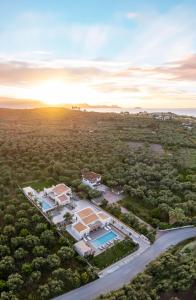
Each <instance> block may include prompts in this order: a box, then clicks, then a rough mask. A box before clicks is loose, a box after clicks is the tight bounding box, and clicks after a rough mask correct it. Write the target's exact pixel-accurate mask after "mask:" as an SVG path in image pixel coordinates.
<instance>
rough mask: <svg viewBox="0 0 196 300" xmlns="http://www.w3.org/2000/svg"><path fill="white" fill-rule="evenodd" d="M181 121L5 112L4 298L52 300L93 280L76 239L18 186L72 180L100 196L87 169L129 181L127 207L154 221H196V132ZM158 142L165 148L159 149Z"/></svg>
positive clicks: (0, 193)
mask: <svg viewBox="0 0 196 300" xmlns="http://www.w3.org/2000/svg"><path fill="white" fill-rule="evenodd" d="M183 121H184V119H182V120H181V119H177V120H171V121H169V120H168V121H159V120H155V119H152V118H146V117H145V118H144V117H142V116H129V115H118V114H101V113H100V114H99V113H87V112H79V111H69V110H65V109H35V110H7V109H1V110H0V170H1V175H0V255H1V261H0V291H3V293H2V294H1V299H17V297H18V298H19V299H48V298H50V297H52V296H54V295H55V294H58V293H61V292H62V291H64V290H69V289H70V288H73V287H76V286H79V285H80V284H82V283H85V282H87V281H88V280H91V279H92V278H94V273H93V272H92V270H89V268H88V267H87V265H86V263H85V262H82V261H81V260H80V259H79V258H78V257H77V256H76V254H75V252H73V250H72V241H71V240H70V237H68V236H67V237H66V238H63V239H60V238H59V236H58V235H57V232H56V230H55V228H53V227H51V226H49V225H48V224H47V223H46V221H45V220H44V219H43V218H42V217H41V215H39V213H38V211H36V209H35V208H34V207H31V205H30V204H29V203H27V201H26V199H24V198H23V197H22V196H21V195H20V194H19V193H17V190H18V188H17V186H18V185H20V186H22V185H25V184H26V183H27V182H32V181H34V182H35V183H37V185H39V186H40V187H43V186H44V185H45V183H46V184H47V183H48V182H65V183H66V184H67V185H70V186H72V188H73V189H74V190H75V191H77V192H78V193H79V195H80V196H81V197H84V198H85V197H88V198H89V199H91V198H92V197H94V196H97V195H94V194H92V192H91V191H90V190H87V189H85V187H84V186H83V185H81V181H80V178H81V170H82V169H84V168H87V169H90V170H93V171H96V172H98V173H100V174H102V178H103V182H104V183H106V184H107V185H109V186H111V187H112V186H117V185H121V186H123V188H124V190H125V192H126V194H127V196H126V199H125V200H124V202H123V201H122V203H121V204H123V205H125V206H126V207H127V209H128V210H130V211H133V212H135V213H138V215H140V216H141V217H143V218H144V219H145V220H147V222H149V223H151V224H152V225H153V226H155V227H156V226H160V227H168V226H170V225H171V226H176V225H183V224H189V223H195V220H196V218H195V212H196V206H195V202H196V184H195V182H196V180H195V171H196V161H195V157H196V155H195V152H196V129H195V128H194V126H193V129H192V130H187V129H186V128H184V127H183V126H182V122H183ZM192 122H194V120H193V119H192ZM131 142H139V143H142V144H141V145H142V146H141V147H133V144H131ZM155 143H156V144H157V143H159V144H161V145H162V146H163V149H164V151H163V153H156V152H155V151H154V150H153V147H152V144H155ZM184 153H186V155H184ZM136 203H137V205H136ZM130 224H131V223H130ZM131 225H132V224H131ZM132 226H134V225H132ZM67 257H69V259H68V258H67ZM70 257H71V258H70ZM70 269H71V270H72V271H71V270H70ZM12 295H16V297H14V296H13V297H12Z"/></svg>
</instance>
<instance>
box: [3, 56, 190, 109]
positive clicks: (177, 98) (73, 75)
mask: <svg viewBox="0 0 196 300" xmlns="http://www.w3.org/2000/svg"><path fill="white" fill-rule="evenodd" d="M195 69H196V54H194V55H191V56H190V57H187V58H186V59H184V60H179V61H173V62H169V63H167V64H163V65H160V66H159V67H153V66H149V67H147V66H142V65H131V64H130V63H127V62H126V63H125V62H118V61H107V60H98V59H97V60H68V59H66V60H63V59H55V60H52V59H51V60H47V61H41V62H40V61H37V62H29V61H17V60H10V61H5V60H1V61H0V95H2V96H7V97H13V95H14V97H18V98H19V97H22V98H26V99H28V98H32V97H33V99H42V98H43V97H44V98H45V97H46V96H47V97H48V94H51V101H53V99H55V97H57V98H58V99H59V98H60V99H67V95H69V100H70V101H76V100H77V102H78V101H79V102H80V101H81V99H82V100H83V101H85V102H86V101H89V103H95V102H96V103H103V104H104V103H113V104H120V105H123V104H124V105H127V106H130V105H133V106H142V107H145V106H148V107H149V106H151V107H152V106H157V105H158V106H160V105H162V107H163V106H166V105H167V106H173V107H174V106H176V107H179V106H183V105H184V107H188V106H189V107H191V106H192V107H193V106H196V87H195V86H194V85H193V84H192V81H193V80H195ZM50 83H51V92H50V91H48V89H50ZM58 87H59V88H58ZM132 103H133V104H132Z"/></svg>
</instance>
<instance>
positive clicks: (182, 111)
mask: <svg viewBox="0 0 196 300" xmlns="http://www.w3.org/2000/svg"><path fill="white" fill-rule="evenodd" d="M85 110H86V111H94V112H105V113H110V112H113V113H121V112H125V111H127V112H129V113H130V114H137V113H139V112H143V111H146V112H148V113H155V112H164V113H167V112H172V113H174V114H176V115H186V116H192V117H196V108H152V109H150V108H138V109H137V108H116V107H115V108H114V107H111V108H109V107H108V108H86V109H85Z"/></svg>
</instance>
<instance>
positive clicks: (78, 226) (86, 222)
mask: <svg viewBox="0 0 196 300" xmlns="http://www.w3.org/2000/svg"><path fill="white" fill-rule="evenodd" d="M109 223H111V217H110V216H109V215H107V214H105V213H104V212H102V211H101V212H95V211H94V209H93V208H91V207H86V208H84V209H82V210H80V211H77V212H75V214H74V216H73V224H72V225H71V229H72V231H73V233H74V235H75V236H76V237H77V238H78V239H82V238H83V237H84V236H85V235H88V234H89V233H90V232H92V231H95V230H97V229H99V228H104V226H106V225H108V224H109Z"/></svg>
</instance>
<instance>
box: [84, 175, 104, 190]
mask: <svg viewBox="0 0 196 300" xmlns="http://www.w3.org/2000/svg"><path fill="white" fill-rule="evenodd" d="M82 182H83V183H84V184H86V185H88V186H90V187H91V188H94V187H95V186H96V185H98V184H100V183H101V175H100V174H97V173H95V172H91V171H82Z"/></svg>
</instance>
